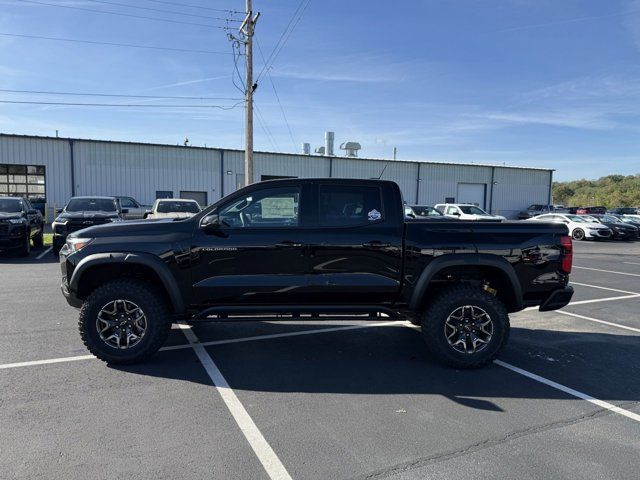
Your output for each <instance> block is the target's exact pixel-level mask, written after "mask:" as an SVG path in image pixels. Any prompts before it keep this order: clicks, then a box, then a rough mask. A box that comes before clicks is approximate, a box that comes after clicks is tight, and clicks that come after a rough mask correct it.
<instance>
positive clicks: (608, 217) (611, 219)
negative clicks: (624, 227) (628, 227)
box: [602, 215, 622, 223]
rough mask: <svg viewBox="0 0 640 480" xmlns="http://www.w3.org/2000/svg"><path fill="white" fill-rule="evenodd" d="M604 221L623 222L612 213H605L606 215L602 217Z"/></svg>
mask: <svg viewBox="0 0 640 480" xmlns="http://www.w3.org/2000/svg"><path fill="white" fill-rule="evenodd" d="M602 221H603V222H609V223H622V222H621V221H620V219H619V218H617V217H613V216H611V215H605V216H604V217H602Z"/></svg>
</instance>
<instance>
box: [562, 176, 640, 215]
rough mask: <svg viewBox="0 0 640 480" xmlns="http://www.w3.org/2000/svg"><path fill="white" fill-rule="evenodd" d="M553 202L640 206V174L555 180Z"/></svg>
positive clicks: (569, 204)
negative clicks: (567, 180) (566, 180)
mask: <svg viewBox="0 0 640 480" xmlns="http://www.w3.org/2000/svg"><path fill="white" fill-rule="evenodd" d="M553 203H555V204H562V205H564V206H567V207H580V206H583V207H586V206H595V205H603V206H605V207H607V208H614V207H640V175H627V176H625V175H608V176H606V177H602V178H599V179H598V180H574V181H572V182H553Z"/></svg>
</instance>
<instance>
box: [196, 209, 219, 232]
mask: <svg viewBox="0 0 640 480" xmlns="http://www.w3.org/2000/svg"><path fill="white" fill-rule="evenodd" d="M220 226H221V223H220V217H218V214H217V213H212V214H210V215H207V216H206V217H204V218H203V219H202V220H201V221H200V227H202V230H204V232H205V233H213V232H215V231H217V230H219V229H220Z"/></svg>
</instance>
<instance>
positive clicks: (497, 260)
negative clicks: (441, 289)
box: [409, 254, 523, 312]
mask: <svg viewBox="0 0 640 480" xmlns="http://www.w3.org/2000/svg"><path fill="white" fill-rule="evenodd" d="M450 272H456V273H458V274H460V275H461V276H463V277H465V278H468V279H474V280H475V279H477V278H476V276H478V275H480V276H482V277H488V278H490V279H492V280H493V281H494V282H495V284H494V286H498V287H499V288H498V293H497V297H498V298H499V299H500V300H501V301H502V302H503V303H504V304H505V305H506V307H507V310H508V311H509V312H517V311H520V310H522V308H523V299H522V286H521V284H520V280H519V279H518V276H517V275H516V272H515V270H514V269H513V266H512V265H511V264H510V263H509V262H508V261H507V260H505V259H504V258H502V257H499V256H497V255H491V254H473V255H470V254H447V255H442V256H440V257H437V258H435V259H433V260H432V261H431V262H430V263H429V264H428V265H427V266H426V267H425V269H424V270H423V271H422V273H421V274H420V277H419V278H418V281H417V282H416V286H415V288H414V290H413V293H412V294H411V299H410V301H409V309H410V310H412V311H419V310H421V308H423V307H424V305H425V304H426V302H427V301H428V295H429V291H433V290H435V289H437V288H438V287H437V284H435V283H434V282H435V281H436V280H437V279H438V278H439V277H440V278H441V277H443V276H446V275H447V274H448V273H450ZM460 272H462V273H460Z"/></svg>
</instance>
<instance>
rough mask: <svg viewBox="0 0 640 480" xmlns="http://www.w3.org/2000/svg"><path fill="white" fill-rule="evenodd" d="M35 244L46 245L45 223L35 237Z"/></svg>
mask: <svg viewBox="0 0 640 480" xmlns="http://www.w3.org/2000/svg"><path fill="white" fill-rule="evenodd" d="M33 246H34V247H36V248H42V247H43V246H44V225H43V226H42V227H41V228H40V232H39V233H38V234H37V235H36V236H35V237H33Z"/></svg>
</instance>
